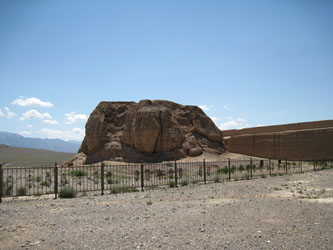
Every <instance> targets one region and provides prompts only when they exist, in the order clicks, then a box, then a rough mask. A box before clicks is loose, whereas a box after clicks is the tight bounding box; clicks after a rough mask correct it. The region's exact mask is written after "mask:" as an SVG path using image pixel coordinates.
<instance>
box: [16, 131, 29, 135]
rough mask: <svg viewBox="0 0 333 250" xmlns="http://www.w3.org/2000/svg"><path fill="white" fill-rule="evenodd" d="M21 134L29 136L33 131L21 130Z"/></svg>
mask: <svg viewBox="0 0 333 250" xmlns="http://www.w3.org/2000/svg"><path fill="white" fill-rule="evenodd" d="M19 134H20V135H22V136H29V135H31V132H29V131H20V132H19Z"/></svg>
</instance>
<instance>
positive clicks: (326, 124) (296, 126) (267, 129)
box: [222, 120, 333, 137]
mask: <svg viewBox="0 0 333 250" xmlns="http://www.w3.org/2000/svg"><path fill="white" fill-rule="evenodd" d="M330 127H333V120H325V121H314V122H300V123H291V124H283V125H273V126H262V127H255V128H245V129H232V130H222V133H223V136H225V137H228V136H236V135H245V134H261V133H272V132H285V131H290V130H304V129H316V128H330Z"/></svg>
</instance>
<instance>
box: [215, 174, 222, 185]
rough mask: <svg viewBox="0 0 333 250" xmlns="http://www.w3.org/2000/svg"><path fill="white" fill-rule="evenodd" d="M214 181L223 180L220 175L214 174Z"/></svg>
mask: <svg viewBox="0 0 333 250" xmlns="http://www.w3.org/2000/svg"><path fill="white" fill-rule="evenodd" d="M213 181H214V182H215V183H219V182H220V181H221V179H220V177H219V176H218V175H216V176H214V179H213Z"/></svg>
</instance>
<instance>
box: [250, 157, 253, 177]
mask: <svg viewBox="0 0 333 250" xmlns="http://www.w3.org/2000/svg"><path fill="white" fill-rule="evenodd" d="M252 168H253V167H252V157H250V172H251V179H252Z"/></svg>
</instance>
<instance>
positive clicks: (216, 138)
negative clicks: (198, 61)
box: [79, 100, 224, 163]
mask: <svg viewBox="0 0 333 250" xmlns="http://www.w3.org/2000/svg"><path fill="white" fill-rule="evenodd" d="M203 152H209V153H215V154H221V153H223V152H224V143H223V138H222V133H221V131H220V130H219V129H218V128H217V127H216V126H215V124H214V123H213V121H212V120H211V119H210V118H209V117H208V116H206V114H205V113H204V112H203V111H202V110H201V109H200V108H198V107H196V106H183V105H180V104H177V103H173V102H169V101H161V100H155V101H150V100H143V101H140V102H139V103H135V102H101V103H99V104H98V106H97V107H96V108H95V110H94V111H93V112H92V113H91V115H90V117H89V119H88V122H87V124H86V135H85V138H84V140H83V142H82V145H81V148H80V150H79V153H84V154H85V155H86V157H87V158H86V162H87V163H92V162H98V161H102V160H117V161H126V162H139V161H141V160H143V161H147V162H148V161H155V162H156V161H165V160H176V159H180V158H184V157H187V156H198V155H201V154H202V153H203Z"/></svg>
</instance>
